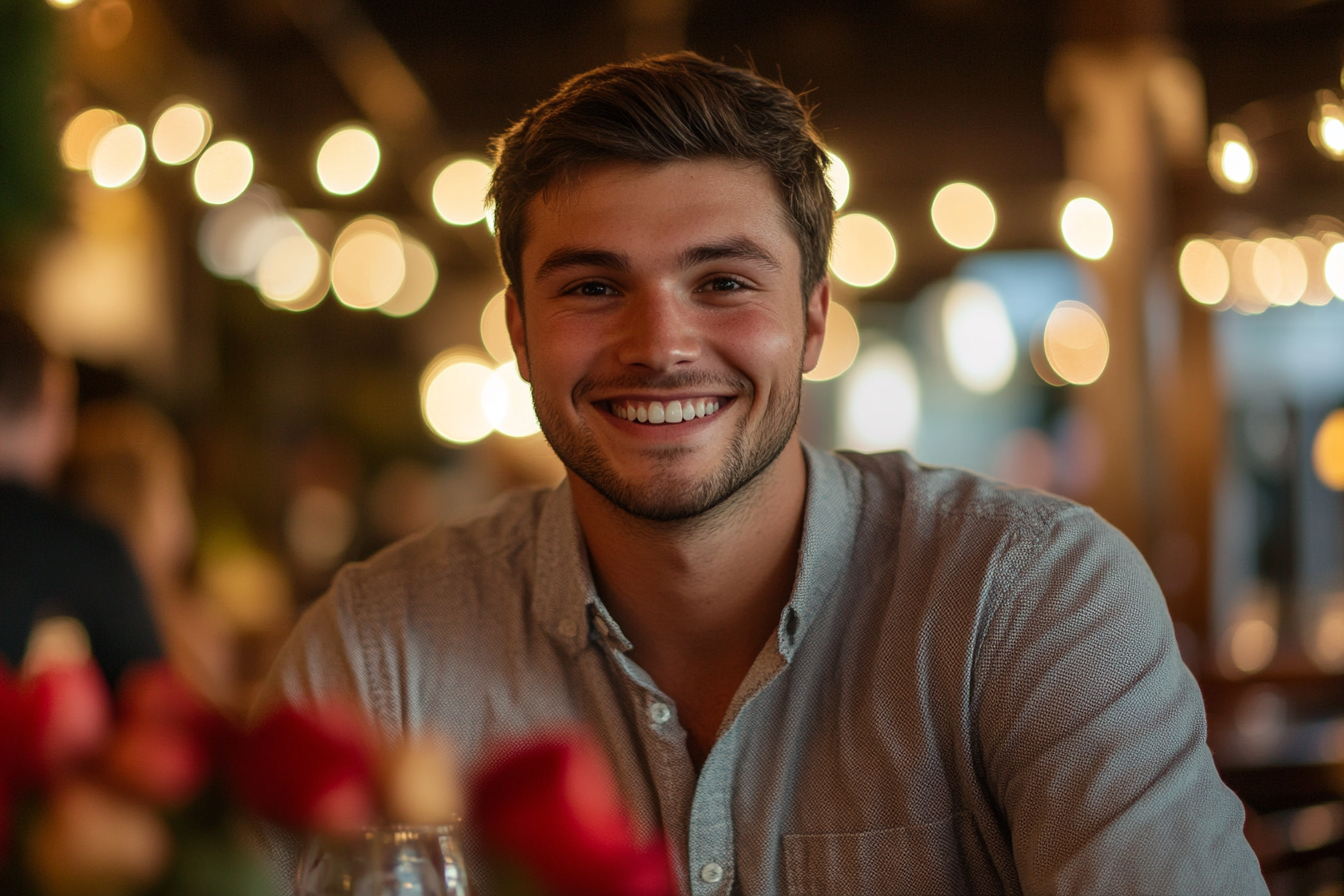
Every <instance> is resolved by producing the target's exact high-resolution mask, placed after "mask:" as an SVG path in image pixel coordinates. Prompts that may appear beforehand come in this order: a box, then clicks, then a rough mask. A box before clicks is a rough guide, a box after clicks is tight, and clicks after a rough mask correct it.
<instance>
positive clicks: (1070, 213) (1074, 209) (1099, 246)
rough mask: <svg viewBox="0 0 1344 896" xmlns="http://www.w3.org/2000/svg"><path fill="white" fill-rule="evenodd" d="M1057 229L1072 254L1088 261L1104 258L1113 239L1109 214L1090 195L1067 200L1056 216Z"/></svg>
mask: <svg viewBox="0 0 1344 896" xmlns="http://www.w3.org/2000/svg"><path fill="white" fill-rule="evenodd" d="M1059 232H1060V234H1061V235H1062V236H1063V237H1064V244H1065V245H1066V246H1068V247H1069V248H1070V249H1071V250H1073V252H1074V254H1076V255H1080V256H1082V257H1083V258H1086V259H1088V260H1089V261H1097V260H1098V259H1101V258H1105V257H1106V253H1108V252H1110V251H1111V243H1112V242H1113V241H1114V239H1115V225H1114V224H1112V223H1111V213H1110V212H1108V211H1106V206H1104V205H1102V204H1101V203H1100V202H1098V201H1097V200H1095V199H1092V198H1091V197H1089V196H1079V197H1077V198H1075V199H1071V200H1069V202H1068V203H1067V204H1066V205H1065V206H1064V210H1063V211H1062V212H1060V215H1059Z"/></svg>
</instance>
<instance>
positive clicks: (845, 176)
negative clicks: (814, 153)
mask: <svg viewBox="0 0 1344 896" xmlns="http://www.w3.org/2000/svg"><path fill="white" fill-rule="evenodd" d="M826 156H827V157H828V158H829V159H830V160H831V164H830V166H829V167H828V168H827V169H826V183H827V184H829V185H830V187H831V197H832V198H833V199H834V200H835V208H836V210H837V211H838V210H840V209H841V208H843V207H844V205H845V200H847V199H849V185H850V177H849V166H848V165H846V164H845V160H844V159H842V158H840V157H839V156H838V155H836V154H835V153H833V152H831V151H830V150H829V149H828V150H826Z"/></svg>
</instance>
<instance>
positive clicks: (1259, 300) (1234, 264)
mask: <svg viewBox="0 0 1344 896" xmlns="http://www.w3.org/2000/svg"><path fill="white" fill-rule="evenodd" d="M1259 247H1260V244H1259V243H1257V242H1256V241H1255V240H1237V239H1232V240H1225V241H1224V242H1223V255H1224V257H1229V255H1230V259H1231V260H1230V262H1229V267H1230V268H1231V271H1232V289H1231V294H1232V297H1233V299H1235V300H1236V309H1237V310H1238V311H1240V312H1241V313H1242V314H1259V313H1260V312H1262V311H1264V310H1265V309H1266V308H1268V307H1269V299H1267V298H1265V295H1264V293H1262V292H1261V291H1260V286H1259V285H1258V284H1257V283H1256V282H1255V251H1256V249H1258V248H1259Z"/></svg>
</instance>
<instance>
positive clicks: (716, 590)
mask: <svg viewBox="0 0 1344 896" xmlns="http://www.w3.org/2000/svg"><path fill="white" fill-rule="evenodd" d="M571 481H572V484H573V490H574V503H575V508H576V511H577V513H578V516H579V522H580V525H581V526H582V528H583V533H584V538H585V540H586V541H587V545H588V553H589V557H590V560H591V563H592V571H593V579H594V582H595V583H596V585H597V589H598V593H599V594H600V595H601V596H602V600H603V603H604V604H605V605H606V607H607V609H608V610H609V611H610V612H611V614H612V616H613V618H615V620H616V622H617V623H618V624H619V625H620V626H621V630H622V632H624V634H625V636H626V637H627V638H628V639H629V640H630V642H631V643H632V644H633V645H634V649H633V650H632V651H631V654H630V655H631V658H632V659H633V660H635V662H637V663H639V664H640V665H641V666H642V667H643V668H644V669H645V671H647V672H648V673H649V674H650V675H651V676H652V677H653V679H654V681H655V682H656V683H657V684H658V686H659V687H660V688H661V689H662V690H663V691H665V692H666V693H667V694H668V696H670V697H672V699H673V700H675V701H676V702H677V705H678V711H679V715H680V717H681V721H682V723H683V725H685V726H686V728H687V730H688V732H689V734H690V741H691V744H690V748H691V756H692V759H693V761H695V764H696V766H697V767H698V766H699V765H700V763H701V762H703V759H704V755H705V754H706V753H707V752H708V749H709V747H710V746H712V744H713V738H714V734H715V732H716V731H717V728H718V724H719V722H720V720H721V719H722V717H723V714H724V712H725V711H726V710H727V708H728V705H729V703H730V702H731V700H732V697H733V694H734V693H735V692H736V691H737V688H738V686H739V685H740V684H741V682H742V679H743V678H744V677H745V675H746V673H747V671H748V670H749V669H750V668H751V664H752V663H753V662H754V661H755V659H756V656H757V655H758V654H759V653H760V650H761V648H762V646H764V644H765V643H766V641H767V639H768V638H769V636H770V634H771V632H773V631H774V629H775V627H776V625H777V624H778V621H779V616H780V612H781V611H782V610H783V608H784V606H785V605H786V604H787V603H788V601H789V596H790V594H791V593H792V590H793V583H794V579H795V576H796V573H797V565H798V545H799V542H800V540H801V538H802V525H803V505H804V501H805V499H806V495H807V464H806V460H805V458H804V456H803V450H802V445H801V443H800V442H799V441H798V439H797V438H796V437H795V438H794V439H793V440H792V441H791V442H790V443H789V445H788V446H787V447H786V448H785V450H784V452H783V453H782V454H781V455H780V456H779V457H778V458H776V460H775V462H774V463H773V464H771V466H770V467H769V468H767V469H766V470H764V471H763V472H762V473H761V475H760V476H758V477H757V478H756V479H755V480H753V481H752V482H751V483H749V484H748V485H747V486H746V487H744V488H743V489H742V490H740V491H739V492H738V493H737V494H735V495H733V496H732V497H731V498H730V499H729V500H728V501H727V502H725V503H724V504H723V505H720V506H719V507H718V508H715V510H714V511H712V512H711V513H708V514H705V515H703V516H702V517H700V518H696V519H692V520H683V521H678V522H676V523H659V522H654V521H649V520H642V519H637V518H635V517H632V516H630V515H629V514H627V513H625V512H624V511H622V510H620V509H619V508H617V507H615V506H614V505H612V504H611V503H610V502H609V501H607V500H606V499H605V498H603V497H602V496H601V495H599V494H598V493H597V492H595V491H594V490H593V489H592V488H591V486H589V485H588V484H587V483H585V482H583V481H581V480H578V479H577V478H575V477H571Z"/></svg>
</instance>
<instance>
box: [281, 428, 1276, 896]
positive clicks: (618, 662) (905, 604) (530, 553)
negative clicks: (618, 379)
mask: <svg viewBox="0 0 1344 896" xmlns="http://www.w3.org/2000/svg"><path fill="white" fill-rule="evenodd" d="M806 455H807V462H808V489H807V503H806V509H805V517H804V528H803V540H802V546H801V551H800V557H799V564H798V575H797V581H796V584H795V586H794V591H793V595H792V599H791V600H790V602H789V604H788V606H787V607H786V608H785V609H784V611H783V614H782V616H781V618H780V621H779V626H778V628H777V629H776V632H775V633H774V635H773V636H772V637H771V638H770V640H769V642H768V643H767V644H766V645H765V647H764V649H763V650H762V651H761V653H760V655H759V656H758V658H757V660H756V662H755V665H754V666H753V667H752V668H751V670H750V672H749V673H748V674H747V677H746V679H745V680H744V681H743V682H742V685H741V687H740V688H739V689H738V692H737V695H736V697H735V698H734V700H733V702H732V705H731V707H730V708H729V710H728V713H727V715H726V716H725V717H724V720H723V724H722V727H721V728H720V730H719V735H718V740H717V742H716V743H715V745H714V747H713V749H712V751H711V752H710V754H709V757H708V759H707V760H706V762H705V764H704V767H703V769H702V770H701V772H700V774H699V775H698V776H697V775H696V773H695V771H694V769H693V768H692V766H691V761H690V758H689V756H688V754H687V751H686V734H685V731H684V729H683V728H682V727H681V725H680V723H679V722H678V718H677V708H676V706H675V705H674V703H673V702H672V700H671V699H669V698H668V697H667V695H666V694H664V693H662V692H661V691H660V690H659V689H658V686H657V684H655V683H654V682H653V681H652V679H650V677H649V676H648V675H647V674H646V673H645V672H644V671H643V670H642V669H641V668H639V667H638V666H637V665H636V664H635V663H633V662H632V661H631V660H630V659H629V657H628V656H627V651H628V650H629V649H630V644H629V642H628V641H627V640H626V639H625V637H624V636H623V635H622V633H621V631H620V628H619V626H617V625H616V622H615V621H614V620H613V619H612V618H611V616H610V615H609V614H608V613H607V611H606V609H605V608H604V607H603V605H602V602H601V600H600V599H599V598H598V595H597V593H596V591H595V589H594V587H593V583H592V578H591V575H590V572H589V567H588V560H587V555H586V551H585V548H584V543H583V538H582V535H581V532H580V529H579V526H578V522H577V519H576V517H575V514H574V507H573V502H572V498H571V495H570V492H569V489H568V487H567V486H566V485H561V486H560V487H559V488H557V489H555V490H554V491H533V492H524V493H518V494H514V495H511V496H508V497H507V498H506V499H505V500H503V501H502V502H501V503H500V504H499V505H498V506H497V507H496V508H495V510H494V512H492V513H491V514H489V515H487V516H485V517H482V518H480V519H478V520H475V521H473V522H470V523H467V524H465V525H461V526H455V527H440V528H438V529H435V530H433V531H431V532H429V533H427V534H425V535H423V536H420V537H418V538H415V539H412V540H409V541H405V542H402V543H400V544H398V545H395V546H393V547H391V548H389V549H388V550H386V551H384V552H382V553H381V554H379V555H378V556H376V557H374V558H373V559H372V560H370V561H368V562H366V563H361V564H355V565H352V566H350V567H347V568H346V569H345V570H344V571H343V572H342V573H341V574H340V575H339V577H338V578H337V580H336V583H335V585H334V586H333V588H332V590H331V592H330V593H329V594H327V595H326V596H325V597H324V598H323V599H322V600H321V601H319V602H318V603H317V604H316V605H314V606H313V607H312V608H311V609H310V610H309V611H308V612H307V613H306V614H305V615H304V617H303V619H302V621H301V622H300V623H299V626H298V628H297V630H296V631H295V633H294V635H293V637H292V638H291V639H290V641H289V643H288V645H287V646H286V648H285V650H284V653H283V655H282V656H281V659H280V661H279V663H278V664H277V666H276V669H275V671H274V672H273V673H272V679H271V681H270V682H269V684H268V694H267V695H266V696H265V697H264V698H263V700H274V699H279V698H280V697H282V696H283V697H288V698H289V699H294V700H305V699H313V698H317V697H321V696H323V695H330V694H341V695H347V696H353V697H354V698H356V699H357V700H359V701H360V702H361V703H362V704H363V705H364V706H365V707H366V708H367V709H368V711H369V712H370V713H371V715H372V717H373V718H374V719H375V720H376V722H377V724H378V725H379V726H380V727H381V728H382V729H383V730H385V731H386V732H388V733H389V734H401V733H412V732H417V731H437V732H448V733H450V734H451V735H452V736H453V737H454V738H455V740H456V742H457V745H458V747H459V749H460V751H461V754H462V761H463V762H464V763H467V764H470V763H472V762H475V761H477V760H479V759H481V758H482V757H483V756H485V755H486V754H488V751H489V749H490V742H491V739H492V738H496V737H500V736H506V735H513V736H516V735H518V734H520V733H523V732H527V731H532V730H536V729H538V728H544V727H546V726H548V725H554V724H557V723H564V722H567V721H570V720H574V719H581V720H584V721H586V722H587V723H588V724H590V725H591V726H592V727H593V729H594V730H595V731H596V732H597V733H598V735H599V736H600V738H601V739H602V741H603V743H604V745H605V747H606V750H607V752H608V754H609V756H610V759H611V762H612V765H613V767H614V769H615V771H616V774H617V777H618V779H619V781H620V784H621V788H622V790H623V793H624V795H625V797H626V799H627V800H628V801H629V803H630V806H631V807H632V810H633V812H634V815H635V817H636V819H637V823H638V824H639V826H640V827H641V828H642V830H644V831H646V832H652V831H653V830H655V829H657V828H662V829H663V830H665V831H666V832H667V834H668V835H669V837H670V839H671V842H672V844H673V854H674V856H673V857H674V863H675V866H676V871H677V876H678V880H679V881H680V885H681V887H682V890H683V891H684V892H686V893H689V894H694V896H726V894H729V893H743V894H773V893H789V894H800V896H801V894H808V896H829V894H847V896H852V894H884V893H913V894H938V893H968V892H969V893H1104V894H1110V893H1117V894H1118V893H1134V894H1200V893H1208V894H1241V893H1247V894H1250V893H1255V894H1263V893H1265V892H1266V889H1265V886H1264V882H1263V880H1262V879H1261V877H1260V874H1259V869H1258V866H1257V863H1256V859H1255V856H1254V855H1253V854H1252V852H1251V850H1250V848H1249V847H1248V846H1247V843H1246V841H1245V839H1244V838H1243V836H1242V830H1241V828H1242V821H1243V815H1242V808H1241V805H1240V804H1239V803H1238V801H1237V799H1236V797H1235V796H1234V795H1233V794H1232V793H1231V792H1230V791H1228V789H1227V788H1226V787H1225V786H1224V785H1223V784H1222V782H1221V781H1220V780H1219V778H1218V774H1217V772H1216V770H1215V769H1214V765H1213V760H1212V757H1211V756H1210V754H1209V750H1208V747H1207V746H1206V744H1205V722H1204V713H1203V704H1202V702H1201V699H1200V693H1199V690H1198V688H1197V686H1196V684H1195V682H1194V679H1193V678H1192V677H1191V675H1190V673H1189V672H1188V671H1187V670H1186V668H1185V666H1184V665H1183V664H1182V662H1181V660H1180V657H1179V655H1178V654H1177V651H1176V645H1175V641H1174V639H1173V637H1172V628H1171V623H1170V620H1169V618H1168V615H1167V611H1166V608H1165V605H1164V604H1163V600H1162V596H1161V594H1160V592H1159V591H1158V588H1157V586H1156V584H1155V583H1154V581H1153V578H1152V576H1151V575H1150V573H1149V571H1148V569H1147V567H1146V566H1145V564H1144V562H1143V560H1142V558H1141V557H1140V556H1139V554H1138V553H1137V552H1136V551H1135V550H1134V548H1133V546H1132V545H1130V543H1129V542H1128V541H1127V540H1126V539H1125V538H1124V537H1123V536H1122V535H1120V534H1119V533H1118V532H1117V531H1116V530H1115V529H1113V528H1111V527H1110V526H1109V525H1107V524H1106V523H1104V522H1102V521H1101V520H1100V519H1099V518H1098V517H1097V516H1096V515H1095V514H1094V513H1093V512H1091V511H1090V510H1087V509H1085V508H1083V507H1079V506H1077V505H1075V504H1072V503H1069V502H1067V501H1064V500H1062V499H1059V498H1055V497H1052V496H1049V495H1045V494H1042V493H1039V492H1035V491H1028V490H1020V489H1013V488H1009V487H1007V486H1005V485H1002V484H1000V483H996V482H993V481H991V480H987V479H983V478H980V477H977V476H974V475H971V474H969V473H965V472H961V471H958V470H950V469H934V468H929V467H924V466H921V465H919V464H917V463H916V462H915V461H913V460H912V459H911V458H910V457H909V456H908V455H905V454H902V453H896V454H886V455H874V456H867V455H860V454H848V453H846V454H840V455H833V454H826V453H822V452H819V451H816V450H813V449H811V448H807V449H806ZM649 575H650V576H656V575H659V571H658V570H656V569H651V570H649Z"/></svg>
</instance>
